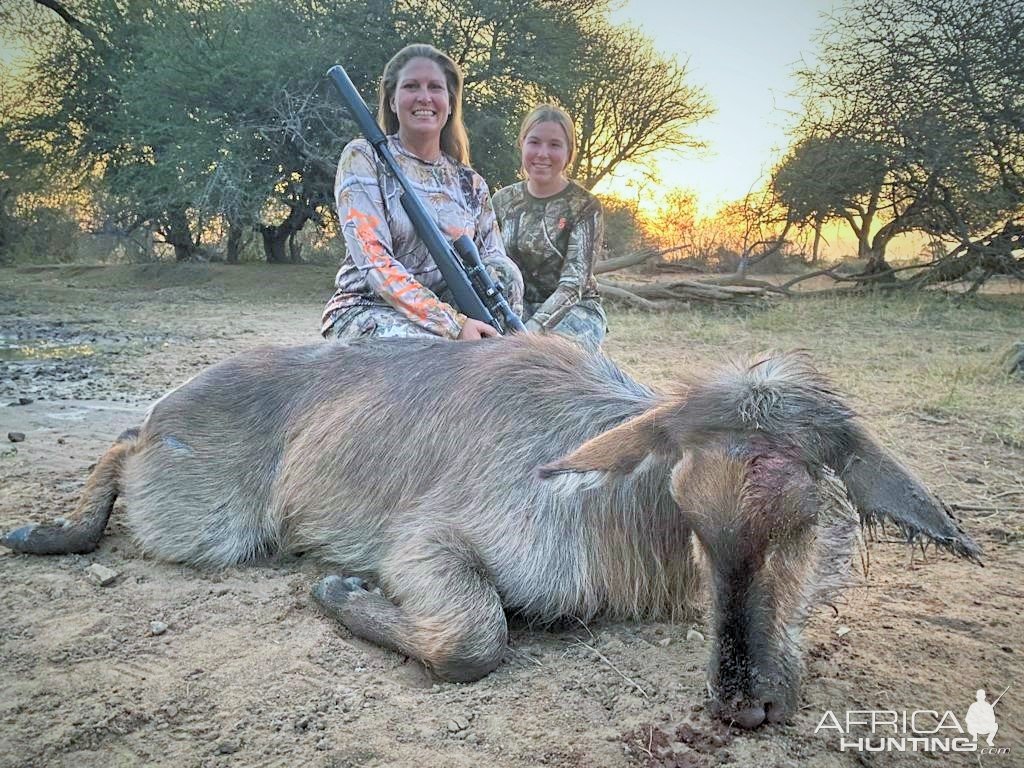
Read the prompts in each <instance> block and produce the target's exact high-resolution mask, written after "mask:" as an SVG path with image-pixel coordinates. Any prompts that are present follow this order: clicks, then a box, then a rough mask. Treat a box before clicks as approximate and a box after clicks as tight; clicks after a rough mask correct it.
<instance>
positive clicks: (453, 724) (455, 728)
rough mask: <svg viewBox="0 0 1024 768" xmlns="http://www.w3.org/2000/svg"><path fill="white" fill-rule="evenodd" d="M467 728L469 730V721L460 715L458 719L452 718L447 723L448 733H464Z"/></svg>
mask: <svg viewBox="0 0 1024 768" xmlns="http://www.w3.org/2000/svg"><path fill="white" fill-rule="evenodd" d="M467 728H469V720H467V719H466V718H465V717H462V716H461V715H460V716H459V717H453V718H452V719H451V720H449V721H448V732H449V733H458V732H459V731H464V730H466V729H467Z"/></svg>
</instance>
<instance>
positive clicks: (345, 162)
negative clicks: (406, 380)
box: [321, 45, 522, 340]
mask: <svg viewBox="0 0 1024 768" xmlns="http://www.w3.org/2000/svg"><path fill="white" fill-rule="evenodd" d="M377 119H378V121H379V122H380V123H381V126H382V127H383V129H384V132H385V133H386V134H387V135H388V146H389V147H390V149H391V152H392V154H393V155H394V156H395V159H396V161H397V162H398V165H399V167H400V168H401V170H402V172H403V173H404V174H405V176H406V177H407V178H408V179H409V181H410V183H411V185H412V187H413V188H414V189H415V190H416V192H417V194H419V196H420V199H421V200H422V201H423V202H424V204H425V205H426V207H427V208H428V210H430V211H432V212H433V213H434V214H435V216H436V221H437V223H438V225H439V226H440V228H441V231H442V232H443V233H444V234H446V235H447V236H448V238H449V239H452V240H454V239H455V238H456V237H458V236H460V235H463V234H466V235H469V236H470V237H471V238H473V240H474V241H475V243H476V245H477V248H478V249H479V251H480V257H481V259H482V260H483V263H484V264H485V265H487V266H488V268H489V269H490V270H491V272H492V274H493V275H494V276H495V277H496V278H497V279H498V280H500V281H501V282H502V283H503V284H504V285H505V288H506V291H507V292H508V293H507V298H508V300H509V303H510V304H511V305H512V308H513V309H514V310H515V311H516V312H517V313H521V312H522V276H521V275H520V273H519V270H518V268H517V267H516V266H515V264H513V263H512V261H511V260H510V259H509V258H508V257H507V256H506V255H505V249H504V246H503V244H502V241H501V236H500V235H499V233H498V229H497V226H496V225H495V217H494V210H493V208H492V207H491V200H490V194H489V192H488V189H487V184H486V183H485V182H484V180H483V179H482V178H481V177H480V175H479V174H478V173H476V172H475V171H474V170H473V169H472V168H470V167H469V141H468V139H467V137H466V129H465V127H464V126H463V123H462V73H461V71H460V70H459V67H458V65H456V64H455V62H454V61H452V60H451V59H450V58H449V57H448V56H446V55H445V54H443V53H441V52H440V51H438V50H437V49H436V48H434V47H432V46H429V45H410V46H407V47H406V48H403V49H402V50H401V51H399V52H398V53H397V54H396V55H395V56H394V57H393V58H392V59H391V61H389V62H388V64H387V66H386V67H385V68H384V74H383V75H382V76H381V81H380V89H379V106H378V115H377ZM400 192H401V188H400V187H399V185H398V183H397V182H395V180H394V179H392V178H391V177H390V176H388V175H387V174H386V172H385V170H384V167H383V165H382V164H381V163H379V162H378V160H377V158H376V157H375V155H374V152H373V148H372V147H371V146H370V144H369V142H368V141H366V139H362V138H359V139H356V140H354V141H352V142H350V143H349V144H348V145H347V146H346V147H345V149H344V151H343V152H342V154H341V160H340V161H339V163H338V174H337V177H336V179H335V184H334V195H335V199H336V202H337V206H338V219H339V221H340V222H341V229H342V233H343V234H344V237H345V248H346V251H347V253H346V256H345V260H344V261H343V262H342V265H341V269H340V270H339V271H338V274H337V277H336V278H335V281H334V285H335V288H336V290H335V292H334V295H333V296H332V297H331V299H330V301H328V302H327V306H326V307H325V308H324V313H323V323H322V327H321V332H322V333H323V335H324V336H326V337H328V338H336V339H345V340H351V339H355V338H360V337H367V336H373V337H394V336H431V335H433V336H442V337H445V338H449V339H479V338H481V337H485V336H494V335H496V334H497V332H496V331H495V330H494V329H493V328H491V326H489V325H487V324H486V323H483V322H480V321H478V320H473V319H472V318H467V317H466V316H465V315H463V314H462V313H461V312H459V311H458V309H457V308H455V307H454V306H452V304H451V303H450V301H449V297H448V296H447V295H446V293H445V283H444V279H443V278H442V276H441V273H440V272H439V271H438V269H437V266H436V265H435V264H434V260H433V259H432V258H431V256H430V253H429V252H428V251H427V249H426V247H425V246H424V245H423V243H422V241H421V240H420V239H419V238H418V237H417V235H416V232H415V231H414V230H413V227H412V223H411V222H410V221H409V217H408V216H407V215H406V213H405V210H404V209H403V208H402V205H401V202H400V201H399V195H400Z"/></svg>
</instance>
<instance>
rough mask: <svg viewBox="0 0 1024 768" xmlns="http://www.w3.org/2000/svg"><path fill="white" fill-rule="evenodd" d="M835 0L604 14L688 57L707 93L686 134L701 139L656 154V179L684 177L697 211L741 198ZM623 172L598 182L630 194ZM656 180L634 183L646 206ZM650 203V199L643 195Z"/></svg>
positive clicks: (773, 147)
mask: <svg viewBox="0 0 1024 768" xmlns="http://www.w3.org/2000/svg"><path fill="white" fill-rule="evenodd" d="M838 5H839V3H838V0H761V2H758V1H757V0H708V1H705V2H680V1H679V0H671V1H670V0H629V1H628V2H626V3H624V7H623V8H622V9H620V10H618V11H616V12H615V13H614V14H613V15H612V19H613V20H614V21H615V22H616V23H622V22H628V23H632V24H634V25H635V26H638V27H639V28H640V29H641V30H643V32H644V33H645V34H646V35H647V36H648V37H649V38H650V39H651V40H652V41H653V42H654V47H655V48H656V49H657V50H658V51H659V52H660V53H661V54H663V55H668V56H674V57H675V58H677V59H678V60H679V61H680V62H687V61H688V62H689V67H688V69H689V73H690V75H689V77H690V82H691V83H692V84H695V85H700V86H702V87H703V88H704V89H705V90H706V91H707V93H708V94H709V95H710V97H711V101H712V103H713V104H714V106H715V108H716V112H715V114H714V115H713V116H712V117H710V118H708V119H707V120H705V121H703V122H702V123H700V124H699V125H698V127H697V129H696V130H695V132H694V133H695V134H696V135H697V136H698V137H699V138H700V139H702V140H704V141H705V142H706V143H707V145H708V148H707V150H705V151H704V152H703V154H702V155H700V156H698V155H697V153H696V151H688V152H687V154H686V155H684V156H683V157H675V156H673V155H671V154H667V155H666V156H665V158H664V159H663V160H660V161H659V162H658V171H659V173H660V175H661V180H662V186H663V188H671V187H687V188H690V189H692V190H693V191H694V192H695V193H696V194H697V197H698V203H699V206H700V212H701V213H705V214H710V213H713V212H714V210H715V209H716V208H718V206H719V205H720V204H722V203H725V202H730V201H733V200H737V199H739V198H742V197H743V196H744V195H745V194H746V193H747V192H748V191H750V189H751V188H752V187H756V186H757V185H758V182H759V181H760V180H761V179H762V178H763V177H764V176H765V175H766V174H767V172H768V171H769V170H770V168H771V166H772V165H773V164H774V163H775V162H776V161H777V160H778V159H780V157H781V154H782V151H783V150H784V149H785V147H786V145H787V144H788V142H787V140H786V135H785V130H786V128H787V127H789V126H790V125H792V123H793V122H794V120H795V118H794V113H795V112H796V111H797V110H798V109H799V101H798V100H796V99H794V98H793V97H792V96H791V93H792V92H793V91H794V90H795V88H796V80H795V78H794V77H793V70H794V69H795V68H796V66H797V65H798V64H799V62H800V60H801V57H802V58H803V59H804V60H812V59H813V57H814V52H815V50H816V45H815V43H814V37H815V34H816V32H817V30H818V29H820V28H821V27H822V26H823V23H824V22H823V19H822V14H823V13H830V12H832V11H833V10H834V9H835V8H837V7H838ZM627 176H628V173H627V174H621V175H620V178H618V179H615V180H612V181H610V182H602V183H601V184H600V185H599V186H598V187H597V191H599V192H615V193H616V194H620V195H622V196H624V197H628V198H634V197H636V196H637V189H636V187H632V186H626V177H627ZM657 194H658V192H657V191H656V190H655V189H649V190H648V189H642V190H640V199H641V204H642V205H644V207H645V208H647V209H649V210H651V209H654V208H656V207H657V204H656V201H653V200H651V198H652V197H656V196H657ZM652 203H654V204H653V205H652Z"/></svg>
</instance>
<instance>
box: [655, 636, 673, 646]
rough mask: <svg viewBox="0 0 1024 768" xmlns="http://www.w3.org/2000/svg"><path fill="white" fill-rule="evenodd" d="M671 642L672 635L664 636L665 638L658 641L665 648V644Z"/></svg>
mask: <svg viewBox="0 0 1024 768" xmlns="http://www.w3.org/2000/svg"><path fill="white" fill-rule="evenodd" d="M671 642H672V638H671V637H663V638H661V640H659V641H658V645H660V646H661V647H662V648H664V647H665V646H667V645H668V644H669V643H671Z"/></svg>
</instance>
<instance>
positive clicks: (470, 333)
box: [458, 317, 501, 341]
mask: <svg viewBox="0 0 1024 768" xmlns="http://www.w3.org/2000/svg"><path fill="white" fill-rule="evenodd" d="M500 335H501V334H499V333H498V332H497V331H496V330H495V329H494V328H493V326H490V325H488V324H487V323H485V322H483V321H482V320H474V319H473V318H472V317H467V318H466V322H465V324H464V325H463V326H462V330H461V331H460V332H459V338H458V341H475V340H476V339H490V338H493V337H495V336H500Z"/></svg>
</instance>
